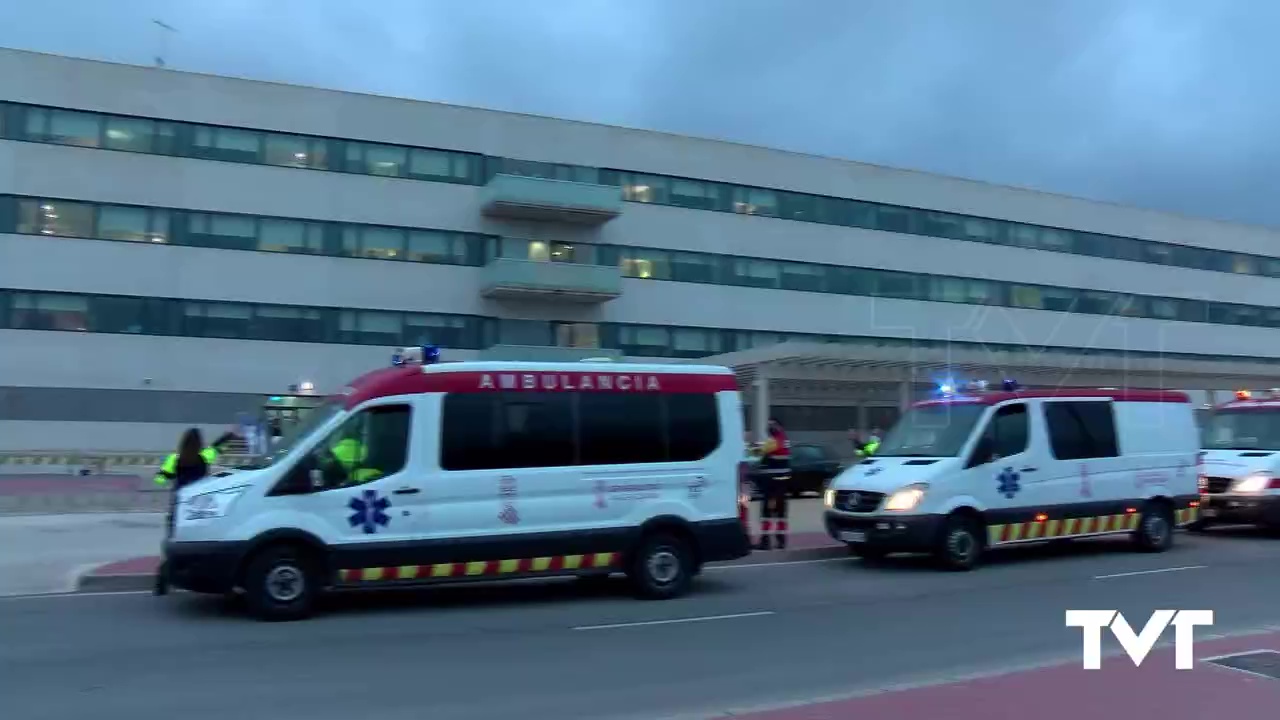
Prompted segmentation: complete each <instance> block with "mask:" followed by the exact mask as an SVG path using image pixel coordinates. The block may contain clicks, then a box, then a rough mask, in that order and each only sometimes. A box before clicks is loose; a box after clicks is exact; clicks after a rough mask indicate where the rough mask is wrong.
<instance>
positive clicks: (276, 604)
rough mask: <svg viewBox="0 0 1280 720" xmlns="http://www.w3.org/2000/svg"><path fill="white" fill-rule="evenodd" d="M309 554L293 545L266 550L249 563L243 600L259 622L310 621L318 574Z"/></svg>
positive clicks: (318, 579)
mask: <svg viewBox="0 0 1280 720" xmlns="http://www.w3.org/2000/svg"><path fill="white" fill-rule="evenodd" d="M315 568H316V563H315V561H314V560H313V559H312V558H311V557H310V554H309V553H307V552H306V551H304V550H302V549H301V548H298V547H296V546H293V545H276V546H272V547H268V548H266V549H264V550H262V551H261V552H259V553H258V554H257V555H255V556H254V557H253V559H252V560H250V561H249V565H248V566H247V567H246V568H245V572H244V579H243V585H244V599H245V603H246V604H247V605H248V608H249V613H250V614H251V615H253V616H254V617H256V618H258V619H259V620H264V621H268V622H288V621H291V620H302V619H304V618H307V617H310V615H311V612H312V609H313V608H314V606H315V600H316V596H317V595H319V593H320V574H319V572H317V570H316V569H315Z"/></svg>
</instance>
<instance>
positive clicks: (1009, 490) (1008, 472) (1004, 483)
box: [996, 467, 1022, 500]
mask: <svg viewBox="0 0 1280 720" xmlns="http://www.w3.org/2000/svg"><path fill="white" fill-rule="evenodd" d="M996 482H998V483H999V484H1000V486H999V487H998V488H996V489H997V491H998V492H999V493H1000V494H1001V495H1003V496H1005V497H1006V498H1008V499H1010V500H1012V499H1013V496H1014V495H1017V494H1018V492H1019V491H1021V490H1022V486H1021V485H1020V484H1019V483H1018V473H1016V472H1014V471H1013V468H1011V467H1007V468H1005V469H1004V471H1003V472H1001V473H1000V474H999V475H997V476H996Z"/></svg>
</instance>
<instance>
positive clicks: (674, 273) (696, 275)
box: [671, 252, 720, 283]
mask: <svg viewBox="0 0 1280 720" xmlns="http://www.w3.org/2000/svg"><path fill="white" fill-rule="evenodd" d="M719 264H720V262H719V258H717V257H716V256H714V255H706V254H703V253H686V252H676V253H671V279H672V280H678V281H680V282H694V283H714V282H715V281H716V278H717V277H718V276H719V273H718V272H717V268H718V266H719Z"/></svg>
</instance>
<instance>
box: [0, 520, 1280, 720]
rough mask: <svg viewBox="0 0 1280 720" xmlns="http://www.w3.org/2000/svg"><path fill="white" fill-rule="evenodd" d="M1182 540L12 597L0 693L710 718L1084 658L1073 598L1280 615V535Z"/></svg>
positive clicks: (1237, 620) (55, 707) (262, 710)
mask: <svg viewBox="0 0 1280 720" xmlns="http://www.w3.org/2000/svg"><path fill="white" fill-rule="evenodd" d="M1178 543H1179V544H1178V546H1177V547H1176V548H1175V549H1174V550H1172V551H1170V552H1168V553H1164V554H1159V555H1146V554H1137V553H1133V552H1130V551H1129V550H1128V546H1127V544H1126V543H1124V542H1123V541H1118V540H1113V541H1103V542H1078V543H1075V544H1073V545H1069V546H1067V547H1065V548H1060V549H1053V548H1046V547H1043V546H1041V547H1027V548H1022V549H1018V550H1011V551H1006V552H1004V553H1000V554H998V555H995V556H994V557H993V563H992V564H990V565H988V566H986V567H983V568H981V569H979V570H978V571H976V572H972V573H942V572H938V571H935V570H933V569H931V568H929V567H928V566H927V565H926V564H925V563H923V562H920V561H916V560H913V559H910V558H908V559H904V560H901V561H890V562H888V563H886V564H884V565H882V566H864V565H862V564H861V563H859V562H857V561H853V560H848V559H845V558H839V559H835V560H826V561H810V562H795V563H790V564H756V565H747V566H739V567H733V568H723V569H715V570H711V571H709V572H708V573H707V574H706V575H705V576H704V577H703V578H702V579H701V582H700V583H699V584H698V586H697V591H696V593H695V594H693V595H691V596H689V597H687V598H684V599H681V600H677V601H669V602H641V601H636V600H632V599H630V598H629V597H628V596H627V595H626V593H625V590H624V588H623V586H622V584H621V583H618V584H616V586H612V587H604V588H599V589H592V588H589V587H586V586H584V585H582V584H579V583H574V582H571V581H570V582H545V581H544V582H541V583H534V584H521V585H506V586H496V585H486V586H479V585H477V586H466V587H453V588H439V589H436V590H434V591H426V592H393V593H385V594H378V595H362V596H346V597H342V598H333V599H332V600H331V602H330V603H329V607H328V608H327V611H326V612H325V613H324V614H323V615H321V616H319V617H317V618H315V619H313V620H310V621H307V622H301V623H290V624H263V623H257V622H253V621H251V620H247V619H245V618H244V617H242V616H241V615H240V614H239V613H238V611H237V610H236V609H235V608H234V607H232V606H230V605H228V604H226V603H224V602H221V601H219V600H216V599H210V598H204V597H198V596H192V595H186V594H182V595H174V596H170V597H167V598H153V597H150V596H148V595H145V594H114V595H86V594H81V595H67V596H45V597H40V598H34V597H33V598H8V599H0V639H2V641H0V697H4V698H5V700H4V703H5V706H6V709H8V710H9V713H10V714H11V715H12V717H14V718H22V719H23V720H55V719H56V720H63V719H68V720H69V719H72V718H76V719H79V718H84V717H102V718H140V717H181V718H183V720H206V719H208V720H213V719H215V718H216V719H217V720H225V719H226V718H228V717H235V718H239V719H241V720H257V719H258V718H262V719H268V718H269V719H271V720H276V719H278V718H281V717H290V718H294V717H297V718H301V717H305V718H308V719H309V720H339V719H341V720H349V719H350V718H353V717H378V718H379V720H401V719H403V720H410V719H412V720H421V718H424V717H433V718H449V719H450V720H491V719H492V720H497V719H499V718H502V719H509V718H557V720H574V719H579V718H581V719H584V720H585V719H591V720H602V719H603V720H608V719H610V718H636V719H640V718H643V719H644V720H655V719H657V718H663V717H673V716H678V717H711V716H715V715H716V714H718V713H723V712H726V711H731V710H732V711H746V710H752V709H758V708H763V707H770V706H776V705H779V704H786V703H792V702H800V701H810V700H817V699H825V698H832V697H838V696H842V695H849V694H852V693H856V692H859V691H867V690H873V689H875V688H883V687H886V686H891V685H897V684H903V683H927V682H932V681H941V680H944V679H948V678H954V677H955V676H957V675H968V674H972V673H980V672H988V671H991V672H994V671H999V670H1007V669H1010V668H1014V667H1019V666H1026V665H1033V664H1044V663H1048V662H1051V661H1067V660H1074V661H1077V662H1078V659H1079V653H1080V650H1081V636H1080V631H1079V630H1078V629H1069V628H1066V627H1065V626H1064V617H1063V613H1064V611H1065V610H1067V609H1118V610H1120V611H1122V612H1124V613H1125V614H1126V616H1127V617H1128V618H1130V619H1131V620H1132V621H1133V622H1134V623H1135V624H1139V623H1143V622H1145V619H1146V618H1147V617H1148V616H1149V614H1150V613H1151V611H1153V610H1155V609H1160V608H1175V609H1212V610H1214V611H1215V612H1216V613H1217V625H1216V627H1215V628H1214V631H1216V632H1224V631H1228V630H1231V629H1235V628H1245V627H1257V626H1263V625H1269V624H1273V623H1275V622H1277V621H1280V606H1278V605H1277V603H1276V600H1275V599H1276V598H1277V597H1280V574H1278V573H1276V572H1275V567H1276V563H1277V561H1278V560H1280V541H1277V540H1274V539H1271V538H1265V537H1262V536H1260V535H1256V534H1252V533H1246V532H1239V533H1233V532H1226V533H1220V534H1218V535H1215V536H1213V537H1208V538H1198V537H1192V536H1187V535H1180V536H1179V538H1178ZM762 562H767V560H762ZM1105 649H1107V650H1109V651H1114V650H1115V649H1116V646H1115V644H1114V643H1113V642H1112V643H1110V644H1109V645H1107V646H1106V647H1105ZM1171 691H1172V690H1171ZM1195 691H1196V690H1195V687H1182V688H1178V692H1186V693H1194V692H1195ZM1085 700H1087V699H1082V702H1084V701H1085ZM1082 707H1083V706H1082ZM970 710H972V708H965V707H953V708H951V709H950V710H949V711H948V712H947V713H946V716H947V718H948V720H967V718H970V717H975V718H976V717H977V716H976V715H973V714H972V713H971V714H970V715H966V714H965V713H966V712H968V711H970ZM1026 712H1027V713H1029V715H1028V716H1034V715H1035V713H1036V707H1035V703H1031V704H1030V705H1029V706H1027V707H1026ZM1274 712H1275V708H1270V709H1267V710H1266V711H1265V712H1263V713H1262V714H1261V715H1259V717H1274ZM1081 716H1084V717H1105V716H1107V713H1106V712H1105V706H1103V707H1102V708H1101V710H1095V711H1092V712H1085V713H1084V714H1083V715H1081ZM983 720H990V718H986V717H984V718H983ZM1167 720H1181V719H1180V718H1168V719H1167Z"/></svg>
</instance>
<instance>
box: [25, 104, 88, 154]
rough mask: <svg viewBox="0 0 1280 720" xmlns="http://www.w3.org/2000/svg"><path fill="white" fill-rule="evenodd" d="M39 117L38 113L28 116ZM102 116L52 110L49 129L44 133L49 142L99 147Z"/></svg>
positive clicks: (49, 116)
mask: <svg viewBox="0 0 1280 720" xmlns="http://www.w3.org/2000/svg"><path fill="white" fill-rule="evenodd" d="M27 117H28V118H29V119H34V118H36V117H38V115H37V114H36V113H32V114H31V115H28V116H27ZM101 129H102V118H101V117H100V116H98V115H93V114H90V113H82V112H72V111H69V110H52V111H49V115H48V129H47V130H46V131H45V132H44V133H43V137H44V139H46V140H47V141H48V142H53V143H59V144H61V145H78V146H80V147H99V146H100V145H101V141H102V139H101V138H100V137H99V135H98V133H99V131H100V130H101Z"/></svg>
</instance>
